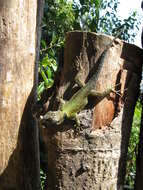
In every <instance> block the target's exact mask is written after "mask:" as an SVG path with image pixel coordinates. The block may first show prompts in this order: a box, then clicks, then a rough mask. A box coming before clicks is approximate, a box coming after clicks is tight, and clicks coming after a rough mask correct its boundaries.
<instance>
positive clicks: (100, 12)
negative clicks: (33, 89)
mask: <svg viewBox="0 0 143 190" xmlns="http://www.w3.org/2000/svg"><path fill="white" fill-rule="evenodd" d="M118 5H119V1H118V0H90V1H89V0H79V1H77V0H73V1H69V0H68V1H67V0H45V7H44V18H43V23H42V39H41V50H40V63H39V86H38V99H39V100H40V97H41V94H42V93H43V91H44V90H46V89H48V88H50V87H51V86H52V85H53V82H54V75H55V72H56V70H57V67H58V64H59V59H58V58H59V53H60V50H61V49H62V48H63V46H64V38H65V33H66V32H68V31H72V30H86V31H92V32H97V33H105V34H109V35H113V36H114V35H115V34H116V33H117V32H118V30H120V28H121V26H122V25H124V30H123V31H122V32H121V34H120V36H119V37H120V38H121V39H123V40H125V41H128V42H133V41H134V37H135V36H136V32H137V30H138V25H139V24H140V21H139V19H138V17H137V13H136V12H133V13H132V14H130V15H129V17H128V18H125V19H121V18H120V17H119V16H118V15H117V11H118ZM140 111H141V106H140V104H139V103H138V104H137V107H136V110H135V118H134V124H133V126H134V127H133V129H132V135H131V139H130V146H129V152H128V163H127V176H126V183H127V184H129V185H130V186H132V185H133V181H134V176H135V154H136V153H135V152H136V151H135V150H136V143H137V142H138V133H139V116H140ZM44 180H45V175H44V173H43V171H42V170H41V182H42V184H41V185H42V189H43V188H44V182H43V181H44Z"/></svg>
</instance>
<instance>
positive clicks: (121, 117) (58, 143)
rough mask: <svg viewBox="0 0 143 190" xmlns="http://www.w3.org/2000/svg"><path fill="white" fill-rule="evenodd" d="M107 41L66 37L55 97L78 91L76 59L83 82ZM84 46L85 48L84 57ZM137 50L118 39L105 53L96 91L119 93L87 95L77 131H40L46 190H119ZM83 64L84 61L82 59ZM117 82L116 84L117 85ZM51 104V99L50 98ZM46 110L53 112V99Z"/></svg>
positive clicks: (63, 126) (64, 127) (138, 64)
mask: <svg viewBox="0 0 143 190" xmlns="http://www.w3.org/2000/svg"><path fill="white" fill-rule="evenodd" d="M111 40H112V37H109V36H105V35H97V34H95V33H89V32H88V33H86V32H79V31H74V32H70V33H67V35H66V44H65V50H64V52H65V53H64V65H63V68H61V69H62V72H61V77H60V83H59V87H57V89H58V90H57V94H56V96H60V97H63V98H64V100H68V99H69V98H70V97H71V96H72V95H73V94H74V93H75V92H76V91H77V90H78V87H77V85H76V84H75V78H76V76H77V72H78V67H79V65H78V64H77V60H79V59H83V60H82V61H81V63H82V65H81V67H83V68H84V73H81V75H80V78H81V79H82V81H84V82H85V83H86V82H87V81H88V80H89V78H90V77H91V76H92V75H93V74H94V72H95V70H96V69H97V64H98V58H99V57H100V55H101V53H102V51H103V50H104V48H105V47H106V45H107V44H109V43H110V42H111ZM83 46H84V48H85V49H86V51H85V54H84V55H82V53H83ZM141 57H142V50H141V49H140V48H138V47H136V46H134V45H131V44H127V43H124V42H122V41H120V40H119V39H117V40H116V41H115V43H114V44H113V47H112V48H110V50H109V52H108V58H107V60H106V61H105V63H104V65H103V68H102V71H101V74H100V76H99V78H98V81H97V87H96V90H98V91H103V90H105V89H107V88H110V87H112V86H116V90H118V93H119V94H121V96H119V95H118V94H114V93H111V94H110V96H107V97H105V98H104V99H102V100H100V101H99V99H95V98H92V97H90V98H89V104H88V106H86V107H85V108H84V110H83V111H81V112H80V113H79V116H80V118H81V125H82V129H81V130H80V131H79V132H78V133H75V129H74V128H73V123H72V122H71V123H70V122H64V123H62V124H61V126H58V127H55V126H52V125H48V126H47V128H45V127H44V126H41V127H40V131H41V136H42V139H43V144H44V148H45V158H44V159H45V160H46V161H45V165H46V164H47V165H46V166H47V168H46V169H47V173H48V177H47V183H48V185H47V189H48V190H53V189H59V190H67V189H72V190H74V189H75V190H76V189H78V190H83V189H86V190H87V189H90V190H107V189H113V190H115V189H118V190H119V189H122V188H123V180H124V175H125V161H126V153H127V146H128V141H129V134H130V130H131V125H132V118H133V112H134V107H135V103H136V100H137V97H138V90H139V82H140V76H141V73H140V69H141V59H142V58H141ZM85 60H86V61H85ZM119 84H120V85H119ZM50 101H51V102H52V99H51V100H50ZM51 104H52V106H51V108H50V109H52V110H57V109H58V107H57V102H56V99H54V101H53V102H52V103H51Z"/></svg>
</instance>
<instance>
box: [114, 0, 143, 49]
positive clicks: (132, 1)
mask: <svg viewBox="0 0 143 190" xmlns="http://www.w3.org/2000/svg"><path fill="white" fill-rule="evenodd" d="M119 2H120V5H119V9H118V14H119V15H120V16H121V17H122V18H127V17H128V16H129V14H130V12H132V11H137V12H138V14H139V17H140V18H141V22H142V20H143V19H142V18H143V11H142V9H141V2H142V0H119ZM142 26H143V22H142V23H141V25H140V26H139V28H140V30H139V32H138V34H137V36H136V39H135V44H136V45H138V46H140V47H141V39H140V38H141V32H142Z"/></svg>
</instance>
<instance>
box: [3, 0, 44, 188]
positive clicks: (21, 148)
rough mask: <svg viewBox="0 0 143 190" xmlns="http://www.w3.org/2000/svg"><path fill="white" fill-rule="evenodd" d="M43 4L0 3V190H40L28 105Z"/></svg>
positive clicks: (35, 133)
mask: <svg viewBox="0 0 143 190" xmlns="http://www.w3.org/2000/svg"><path fill="white" fill-rule="evenodd" d="M42 3H43V1H42V0H38V1H37V0H31V1H20V0H18V1H13V0H5V1H3V0H0V55H1V56H0V131H1V132H0V190H8V189H9V190H20V189H21V190H36V189H40V180H39V178H40V177H39V173H40V167H39V145H38V128H37V125H36V122H35V120H34V118H33V117H32V114H31V105H32V103H34V102H35V100H36V96H35V94H36V93H35V90H36V85H37V84H36V83H37V76H36V75H35V71H36V70H37V63H36V64H35V62H37V59H38V57H36V45H37V52H38V48H39V47H38V44H39V42H38V40H39V39H38V38H37V39H36V34H39V26H40V25H39V23H40V19H39V18H38V16H39V12H40V11H42V10H41V7H38V6H39V5H40V6H41V5H42ZM37 5H38V6H37ZM37 10H38V11H37ZM36 20H37V22H36ZM36 24H37V26H36Z"/></svg>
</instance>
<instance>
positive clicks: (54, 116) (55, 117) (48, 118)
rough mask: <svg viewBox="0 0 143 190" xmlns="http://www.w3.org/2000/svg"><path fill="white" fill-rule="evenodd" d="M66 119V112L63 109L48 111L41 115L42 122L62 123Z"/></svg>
mask: <svg viewBox="0 0 143 190" xmlns="http://www.w3.org/2000/svg"><path fill="white" fill-rule="evenodd" d="M63 120H64V114H63V113H62V111H60V110H58V111H48V112H47V113H46V114H45V115H43V116H40V122H41V123H45V122H50V123H52V124H57V125H59V124H61V123H62V122H63Z"/></svg>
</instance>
